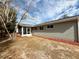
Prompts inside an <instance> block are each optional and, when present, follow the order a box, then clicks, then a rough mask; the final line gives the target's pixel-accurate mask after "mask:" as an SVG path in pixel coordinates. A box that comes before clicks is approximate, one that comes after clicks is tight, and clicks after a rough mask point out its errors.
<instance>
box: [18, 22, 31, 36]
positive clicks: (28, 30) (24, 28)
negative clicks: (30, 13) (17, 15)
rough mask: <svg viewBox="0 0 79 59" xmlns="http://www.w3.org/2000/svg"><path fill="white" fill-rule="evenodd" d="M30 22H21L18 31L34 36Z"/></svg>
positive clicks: (21, 33) (22, 34)
mask: <svg viewBox="0 0 79 59" xmlns="http://www.w3.org/2000/svg"><path fill="white" fill-rule="evenodd" d="M31 27H32V26H31V25H30V24H19V25H17V26H16V33H18V34H20V35H21V36H22V37H23V36H32V33H31Z"/></svg>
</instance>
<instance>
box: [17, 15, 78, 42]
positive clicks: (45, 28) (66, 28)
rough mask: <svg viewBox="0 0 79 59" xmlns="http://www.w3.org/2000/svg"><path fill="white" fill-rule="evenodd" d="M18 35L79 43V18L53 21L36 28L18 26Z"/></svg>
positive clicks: (38, 25)
mask: <svg viewBox="0 0 79 59" xmlns="http://www.w3.org/2000/svg"><path fill="white" fill-rule="evenodd" d="M17 29H18V30H17V31H16V32H17V33H20V34H21V35H22V36H32V35H36V36H41V37H47V38H56V39H62V40H69V41H76V42H78V41H79V35H78V34H79V16H73V17H67V18H63V19H58V20H53V21H49V22H45V23H41V24H37V25H35V26H31V25H23V24H19V25H18V28H17Z"/></svg>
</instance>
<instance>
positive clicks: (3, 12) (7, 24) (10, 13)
mask: <svg viewBox="0 0 79 59" xmlns="http://www.w3.org/2000/svg"><path fill="white" fill-rule="evenodd" d="M0 24H1V25H0V29H1V31H0V32H2V31H5V33H6V32H7V33H8V35H9V37H10V38H12V37H11V34H10V33H13V32H14V30H15V24H16V10H15V9H13V8H11V7H9V6H8V5H6V3H2V2H0Z"/></svg>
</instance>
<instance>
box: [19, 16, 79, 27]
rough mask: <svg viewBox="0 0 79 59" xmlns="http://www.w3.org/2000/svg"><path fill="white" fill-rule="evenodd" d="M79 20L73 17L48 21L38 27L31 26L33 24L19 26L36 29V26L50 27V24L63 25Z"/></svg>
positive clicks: (77, 17) (78, 17)
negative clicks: (63, 23)
mask: <svg viewBox="0 0 79 59" xmlns="http://www.w3.org/2000/svg"><path fill="white" fill-rule="evenodd" d="M77 19H78V20H79V16H72V17H67V18H62V19H58V20H52V21H48V22H44V23H41V24H37V25H34V26H33V25H31V24H21V23H20V24H19V25H20V26H24V27H36V26H42V25H48V24H55V23H62V22H67V21H74V20H77Z"/></svg>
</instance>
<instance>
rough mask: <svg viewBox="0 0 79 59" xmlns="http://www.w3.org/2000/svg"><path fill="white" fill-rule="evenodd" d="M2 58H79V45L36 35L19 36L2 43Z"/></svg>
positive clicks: (0, 47) (0, 55)
mask: <svg viewBox="0 0 79 59" xmlns="http://www.w3.org/2000/svg"><path fill="white" fill-rule="evenodd" d="M0 59H79V46H76V45H69V44H66V43H62V42H56V41H53V40H48V39H44V38H41V37H36V36H32V37H17V40H15V41H9V42H6V43H3V44H0Z"/></svg>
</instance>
